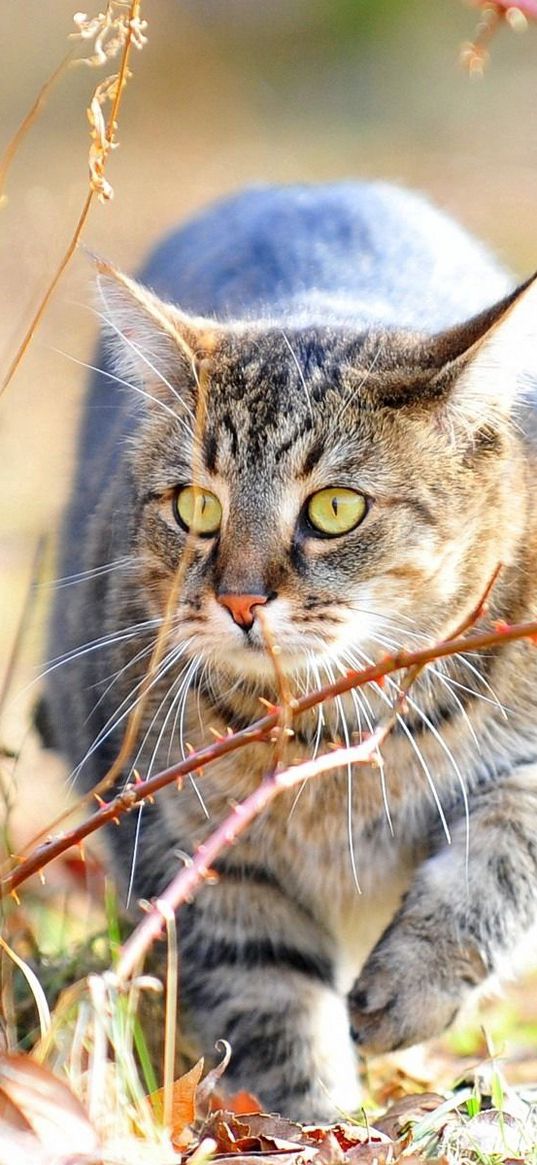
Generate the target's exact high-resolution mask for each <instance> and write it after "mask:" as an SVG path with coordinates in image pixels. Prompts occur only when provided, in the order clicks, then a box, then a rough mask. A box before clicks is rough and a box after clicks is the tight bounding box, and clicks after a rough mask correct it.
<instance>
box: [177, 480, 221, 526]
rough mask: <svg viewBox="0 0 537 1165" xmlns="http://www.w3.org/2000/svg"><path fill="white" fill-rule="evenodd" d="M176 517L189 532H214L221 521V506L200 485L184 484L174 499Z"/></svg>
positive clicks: (209, 492) (214, 496)
mask: <svg viewBox="0 0 537 1165" xmlns="http://www.w3.org/2000/svg"><path fill="white" fill-rule="evenodd" d="M174 509H175V514H176V517H177V518H178V520H179V523H180V525H181V526H184V528H185V529H186V530H188V531H190V533H191V534H200V535H202V536H203V535H206V536H207V537H208V536H209V535H211V534H216V533H217V531H218V530H219V529H220V525H221V522H222V506H221V505H220V502H219V501H218V498H217V497H216V495H215V494H213V493H211V491H210V490H208V489H202V487H201V486H195V485H185V486H183V487H182V489H179V490H177V493H176V495H175V499H174Z"/></svg>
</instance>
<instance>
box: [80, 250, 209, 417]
mask: <svg viewBox="0 0 537 1165" xmlns="http://www.w3.org/2000/svg"><path fill="white" fill-rule="evenodd" d="M95 262H96V266H97V286H98V290H99V295H100V301H101V305H102V311H101V314H102V316H103V319H104V325H105V336H106V339H107V342H108V346H109V352H110V354H111V357H112V364H113V368H114V371H115V372H116V374H117V375H118V376H120V377H121V379H123V380H125V381H126V382H128V383H132V381H133V379H134V380H135V381H136V383H137V384H138V385H139V386H141V388H142V389H143V392H144V395H145V396H146V398H147V399H148V401H149V402H151V400H152V399H155V401H157V402H159V401H160V402H161V403H162V402H163V401H165V402H166V403H167V405H168V406H170V405H173V404H175V405H177V401H178V399H180V397H181V396H182V395H184V394H185V393H186V394H187V395H189V396H190V395H192V396H194V395H195V393H196V389H197V387H198V384H199V373H200V368H201V366H202V364H203V362H204V361H206V360H207V359H210V356H211V354H212V352H213V351H214V349H215V347H216V345H217V342H218V338H219V335H220V334H221V333H222V331H223V327H224V326H223V325H220V324H218V325H216V324H214V323H212V321H210V320H207V319H204V318H200V317H196V316H189V315H186V314H185V313H184V312H182V311H180V310H179V308H176V307H174V306H173V305H172V304H168V303H164V302H163V301H162V300H161V299H159V297H158V296H157V295H155V294H154V293H153V292H152V291H149V290H148V289H147V288H146V287H143V286H142V285H141V284H140V283H137V282H136V281H135V280H134V279H130V278H129V276H128V275H124V274H123V272H121V271H118V270H117V269H116V268H115V267H113V266H111V264H109V263H107V262H105V261H103V260H102V259H96V260H95Z"/></svg>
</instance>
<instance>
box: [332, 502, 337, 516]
mask: <svg viewBox="0 0 537 1165" xmlns="http://www.w3.org/2000/svg"><path fill="white" fill-rule="evenodd" d="M337 510H338V505H337V498H332V511H333V514H334V517H335V518H337Z"/></svg>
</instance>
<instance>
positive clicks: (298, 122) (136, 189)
mask: <svg viewBox="0 0 537 1165" xmlns="http://www.w3.org/2000/svg"><path fill="white" fill-rule="evenodd" d="M2 7H3V16H4V19H3V40H4V47H3V53H2V70H1V72H0V110H1V125H0V131H1V138H2V143H3V144H2V146H1V147H0V148H3V147H4V146H5V145H6V144H7V143H8V142H9V140H10V138H11V136H12V134H13V133H14V131H15V130H16V128H17V126H18V124H19V122H20V121H21V119H22V118H23V116H24V115H25V113H26V112H27V110H28V109H29V107H30V105H31V104H32V102H33V100H34V98H35V95H36V93H37V91H38V90H39V88H40V86H41V85H42V83H43V82H44V81H45V79H46V78H47V76H48V75H49V74H50V73H51V72H52V71H53V69H54V68H55V67H56V65H57V64H58V63H59V61H60V60H61V59H62V57H63V56H64V54H65V52H66V49H67V46H68V40H67V38H68V35H69V33H70V32H71V31H72V30H73V14H74V12H75V11H76V8H75V4H74V3H70V2H68V0H47V3H46V4H43V3H42V2H41V0H3V6H2ZM101 7H103V0H100V3H99V5H98V6H97V5H96V7H95V12H97V11H98V10H99V8H101ZM93 14H94V13H93V11H91V10H90V13H89V15H93ZM142 15H143V17H144V18H145V19H146V20H147V21H148V30H147V32H148V37H149V40H148V44H147V46H146V47H145V49H144V50H143V52H142V53H140V54H138V53H134V54H133V58H132V71H133V77H132V80H131V81H130V83H129V85H128V88H127V90H126V93H125V97H124V101H123V105H122V108H121V114H120V122H119V133H118V138H119V142H120V146H119V148H118V149H117V150H116V151H114V153H113V155H112V156H111V158H110V160H109V166H108V170H107V176H108V177H109V179H110V181H111V182H112V183H113V186H114V189H115V198H114V200H113V202H112V203H111V204H109V205H106V206H102V205H99V204H98V203H95V204H94V206H93V209H92V211H91V215H90V219H89V222H88V225H87V228H86V230H85V232H84V240H85V242H86V244H87V245H88V246H89V247H90V248H92V249H94V250H96V251H97V252H99V253H100V254H102V255H104V256H106V257H108V258H110V259H112V260H113V261H114V262H115V263H116V264H118V265H120V266H122V267H124V268H125V269H126V270H129V271H133V270H135V269H136V267H137V265H138V264H139V262H140V261H141V259H142V257H143V255H144V254H145V253H146V252H147V250H148V249H149V248H150V247H151V246H152V245H153V243H154V242H155V241H156V240H157V239H158V238H159V236H160V234H161V232H163V231H165V230H167V229H168V228H169V227H170V226H171V225H172V224H174V223H176V222H177V221H178V220H181V219H183V218H185V217H186V216H187V215H190V214H192V213H193V212H195V211H197V210H198V208H200V207H202V206H203V205H204V204H206V203H207V202H209V201H210V200H212V199H214V198H216V197H218V196H219V195H221V194H223V193H225V192H227V191H230V190H234V189H236V188H238V187H241V186H243V185H245V184H248V183H252V182H293V181H295V180H298V181H303V180H307V181H312V182H315V181H326V180H333V179H337V178H340V177H345V178H346V177H349V176H362V177H376V176H381V177H384V178H388V179H393V180H394V181H396V182H402V183H406V184H408V185H410V186H412V187H415V188H418V189H421V190H424V191H426V192H428V193H430V195H431V196H432V197H433V198H434V199H435V200H436V201H437V202H439V203H440V204H441V205H442V206H444V207H445V208H446V209H447V210H448V211H449V212H451V213H452V214H454V215H455V216H457V217H458V218H459V219H460V220H462V221H463V222H464V223H465V224H466V225H467V226H468V227H469V228H470V229H471V230H473V231H475V232H476V233H477V234H479V235H481V236H482V237H483V238H484V239H485V240H487V241H488V242H489V243H490V244H491V246H492V247H493V248H494V249H495V250H496V251H497V252H498V253H499V254H500V255H501V256H502V258H503V259H504V260H505V262H506V263H508V264H510V265H511V266H512V267H513V268H514V269H515V270H516V271H517V272H518V273H520V274H528V273H529V272H531V271H532V270H534V269H535V268H536V267H537V216H536V214H535V175H536V165H535V163H536V153H537V118H536V117H535V62H536V59H537V27H535V26H534V27H530V28H529V30H528V32H527V34H526V35H525V36H517V35H516V34H514V33H513V32H511V31H509V30H507V29H504V30H502V31H501V32H500V34H499V35H498V37H497V38H496V39H495V41H494V42H493V46H492V61H491V64H490V67H489V69H488V71H487V72H486V75H485V77H484V79H483V80H481V81H476V80H474V81H471V80H470V79H469V78H468V75H467V74H466V73H465V72H464V71H463V70H462V69H461V68H460V67H459V66H458V63H457V58H458V52H459V49H460V45H461V43H462V42H463V41H465V40H468V39H469V38H470V37H471V35H472V33H473V30H474V27H475V24H476V20H477V14H476V12H475V10H472V9H471V8H469V7H465V6H464V5H463V4H462V3H461V2H460V0H145V2H144V3H143V5H142ZM77 51H78V52H79V53H80V54H81V55H83V54H84V52H85V48H84V44H83V43H79V46H78V48H77ZM113 71H114V66H113V65H111V66H105V67H104V69H102V70H95V69H89V68H88V67H86V66H84V65H80V66H78V67H77V68H76V69H71V70H69V72H68V73H67V74H66V75H64V76H63V77H62V78H61V79H60V81H59V83H58V85H57V86H56V88H55V89H54V91H53V92H52V94H51V96H50V99H49V100H48V103H47V106H46V108H45V109H44V111H43V113H42V115H41V117H40V119H39V121H38V122H37V124H36V125H35V127H34V128H33V129H32V131H31V133H30V134H29V136H28V137H27V138H26V140H25V142H24V144H23V146H22V149H21V150H20V152H19V153H18V155H17V157H16V159H15V161H14V164H13V166H12V169H11V171H10V174H9V178H8V183H7V199H6V200H5V204H4V205H3V206H2V208H1V212H0V213H1V218H0V227H1V229H2V240H3V246H2V252H1V259H0V297H1V303H2V311H1V313H0V357H1V361H2V368H3V369H4V370H5V369H6V368H7V366H8V364H9V362H10V360H11V358H12V356H13V354H14V351H15V350H16V346H17V343H18V342H19V341H20V339H21V337H22V334H23V332H24V329H25V326H27V324H28V322H29V320H30V318H31V313H32V311H33V310H34V309H35V307H36V305H37V303H38V302H39V298H40V296H41V295H42V293H43V291H44V289H45V287H46V284H47V280H48V279H49V278H50V276H51V273H52V271H53V270H54V268H55V266H56V264H57V263H58V261H59V259H60V257H61V255H62V253H63V250H64V249H65V247H66V245H67V242H68V240H69V238H70V235H71V233H72V231H73V228H74V224H75V222H76V220H77V218H78V215H79V212H80V208H81V206H82V203H83V201H84V198H85V194H86V190H87V151H88V125H87V120H86V114H85V109H86V106H87V104H88V101H89V98H90V96H91V94H92V92H93V89H94V88H95V85H96V84H97V83H98V81H99V80H101V79H102V78H103V77H105V76H106V75H107V74H108V73H110V72H113ZM92 302H93V289H92V271H91V264H90V263H89V262H88V260H87V258H86V257H85V256H84V255H83V254H81V253H79V254H78V255H77V256H76V258H75V260H74V262H73V264H72V265H71V267H70V269H69V272H68V274H67V276H66V277H65V278H64V279H63V281H62V283H61V284H60V287H59V288H58V291H57V293H56V295H55V297H54V301H53V303H52V304H51V306H50V309H49V310H48V312H47V315H46V318H45V320H44V322H43V325H42V327H41V328H40V329H39V332H38V333H37V335H36V337H35V339H34V342H33V344H32V347H31V349H30V351H29V353H28V355H27V357H26V359H25V360H24V363H23V364H22V365H21V367H20V369H19V371H18V373H17V375H16V377H15V379H14V380H13V382H12V383H11V385H10V386H9V388H8V390H7V392H6V393H5V394H4V396H3V397H2V399H1V401H0V442H1V445H0V447H1V456H0V474H1V477H2V489H1V492H0V499H1V501H0V554H1V558H2V567H3V569H2V576H1V581H0V611H1V617H0V651H1V657H2V659H3V660H5V659H6V657H7V654H8V651H9V647H10V644H11V643H12V641H13V637H14V635H15V631H16V627H17V624H18V621H19V618H20V612H21V608H22V604H23V601H24V593H25V587H26V585H27V580H28V578H29V575H30V571H31V562H32V558H33V555H34V550H35V545H36V541H37V539H38V537H39V535H40V534H42V533H43V532H44V533H46V534H47V535H48V534H50V535H51V536H53V534H54V531H55V530H56V528H57V522H58V516H59V513H60V510H61V505H62V501H63V499H64V497H65V493H66V489H67V486H68V481H69V475H70V472H71V466H72V461H73V450H74V435H75V431H76V422H77V415H78V412H79V408H80V403H81V400H82V397H83V391H84V383H85V373H84V369H83V368H82V367H81V366H80V364H78V363H76V361H91V359H92V351H93V346H94V343H95V335H96V321H95V317H94V315H93V314H92V311H91V304H92ZM70 358H72V359H70ZM51 569H53V567H51ZM48 594H50V590H49V591H48ZM46 600H47V587H46V586H44V587H43V588H41V590H40V592H39V593H38V598H37V602H36V603H35V604H34V609H33V611H32V619H31V623H30V626H29V628H28V633H27V635H26V638H25V644H24V649H23V651H22V654H21V656H20V659H19V665H18V669H17V675H16V676H15V679H14V684H13V688H12V690H13V692H16V691H22V689H23V688H25V685H26V684H27V682H28V679H29V678H30V677H31V674H32V669H35V668H36V665H37V663H38V661H39V658H40V652H41V650H42V648H41V628H42V626H43V619H44V612H45V608H46ZM34 692H35V689H34V688H30V689H29V690H28V689H26V690H25V692H24V695H23V696H21V697H20V698H18V699H15V700H13V699H12V700H11V701H10V703H9V705H8V708H7V710H6V712H5V714H4V719H3V724H2V728H1V733H2V743H3V744H4V745H7V746H9V747H11V748H14V749H19V748H20V747H21V744H24V749H23V759H22V761H21V765H20V775H21V776H22V775H24V774H27V775H28V781H27V782H26V787H27V789H28V788H29V790H30V796H29V797H28V796H27V798H26V801H25V802H23V804H24V809H23V810H19V822H20V829H21V831H22V833H25V832H26V831H27V830H28V829H30V827H31V823H32V821H33V820H34V819H35V818H37V819H38V821H39V823H40V824H43V822H44V820H45V819H46V818H48V817H50V816H51V815H52V813H51V808H52V801H53V797H54V794H53V792H52V788H53V785H54V780H55V778H54V776H53V774H52V769H50V763H51V762H50V759H49V758H43V757H39V758H37V759H36V757H35V753H33V752H32V748H35V745H32V743H31V741H30V742H29V743H28V741H26V739H25V733H26V723H27V719H26V716H27V709H28V706H29V703H31V700H32V698H33V694H34ZM36 764H38V770H36V767H35V765H36ZM49 770H50V779H49V776H48V774H49ZM21 783H22V784H24V782H21Z"/></svg>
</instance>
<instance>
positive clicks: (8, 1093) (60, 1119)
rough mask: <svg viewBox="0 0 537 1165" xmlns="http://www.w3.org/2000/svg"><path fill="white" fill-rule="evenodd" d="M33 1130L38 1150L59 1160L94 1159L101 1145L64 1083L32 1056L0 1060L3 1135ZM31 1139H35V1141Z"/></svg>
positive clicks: (7, 1135)
mask: <svg viewBox="0 0 537 1165" xmlns="http://www.w3.org/2000/svg"><path fill="white" fill-rule="evenodd" d="M10 1130H11V1131H13V1132H15V1130H17V1131H18V1132H20V1131H22V1130H26V1132H28V1130H31V1131H32V1133H33V1134H34V1138H35V1140H34V1145H35V1149H36V1160H37V1159H38V1156H37V1150H44V1151H45V1153H47V1152H50V1153H54V1154H55V1156H56V1158H57V1159H60V1158H61V1157H63V1156H64V1155H65V1156H66V1157H72V1154H73V1145H76V1151H77V1155H78V1156H79V1157H80V1158H82V1157H83V1156H84V1155H86V1154H88V1155H91V1157H92V1158H93V1159H95V1155H96V1154H98V1148H99V1142H98V1137H97V1133H96V1132H95V1129H94V1128H93V1126H92V1125H91V1124H90V1121H89V1119H88V1117H87V1115H86V1113H85V1111H84V1109H83V1107H82V1105H81V1103H80V1101H79V1100H77V1098H76V1096H74V1095H73V1093H72V1092H71V1090H70V1088H68V1086H67V1084H66V1083H64V1081H63V1080H60V1079H59V1078H58V1077H57V1076H54V1075H53V1073H52V1072H51V1071H50V1069H48V1068H45V1067H43V1066H42V1065H41V1064H38V1063H37V1061H36V1060H32V1058H31V1057H30V1056H24V1055H22V1054H11V1055H2V1056H0V1135H1V1136H3V1137H4V1138H6V1137H7V1138H9V1131H10ZM34 1138H32V1139H34Z"/></svg>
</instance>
